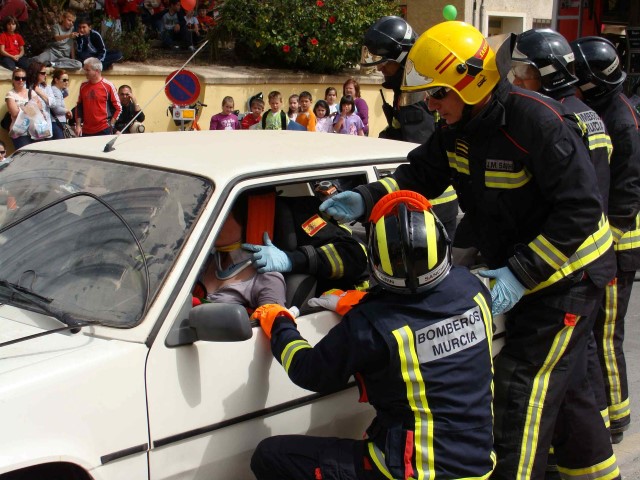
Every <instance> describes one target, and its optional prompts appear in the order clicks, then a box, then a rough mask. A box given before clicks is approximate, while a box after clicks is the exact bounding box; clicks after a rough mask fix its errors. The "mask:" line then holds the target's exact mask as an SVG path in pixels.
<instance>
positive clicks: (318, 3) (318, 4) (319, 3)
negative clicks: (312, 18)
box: [316, 0, 324, 7]
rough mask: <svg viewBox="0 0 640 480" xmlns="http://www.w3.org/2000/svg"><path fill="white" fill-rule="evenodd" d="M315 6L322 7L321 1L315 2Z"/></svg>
mask: <svg viewBox="0 0 640 480" xmlns="http://www.w3.org/2000/svg"><path fill="white" fill-rule="evenodd" d="M316 5H317V6H319V7H324V2H323V1H322V0H318V1H317V2H316Z"/></svg>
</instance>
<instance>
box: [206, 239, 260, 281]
mask: <svg viewBox="0 0 640 480" xmlns="http://www.w3.org/2000/svg"><path fill="white" fill-rule="evenodd" d="M233 247H235V248H233ZM223 253H224V254H226V258H225V260H227V261H228V260H231V263H230V264H229V265H228V266H227V267H226V268H223V266H222V265H223V263H222V262H223V255H222V254H223ZM213 255H214V261H215V262H216V278H217V279H218V280H229V279H230V278H233V277H235V276H236V275H238V274H239V273H240V272H241V271H243V270H244V269H246V268H247V267H249V266H250V265H251V253H250V252H246V251H244V250H241V249H240V242H238V243H235V244H233V245H228V246H225V247H222V248H218V250H217V251H216V252H214V254H213Z"/></svg>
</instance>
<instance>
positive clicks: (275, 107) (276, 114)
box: [261, 90, 289, 130]
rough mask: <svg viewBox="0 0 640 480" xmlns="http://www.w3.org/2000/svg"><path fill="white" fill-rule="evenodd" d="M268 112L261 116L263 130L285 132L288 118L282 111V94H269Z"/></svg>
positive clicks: (275, 92) (276, 92) (274, 92)
mask: <svg viewBox="0 0 640 480" xmlns="http://www.w3.org/2000/svg"><path fill="white" fill-rule="evenodd" d="M269 107H271V108H270V110H269V111H268V112H267V113H265V114H264V115H263V116H262V122H261V123H262V129H263V130H286V129H287V125H288V124H289V117H287V114H286V113H284V111H283V110H282V94H281V93H280V92H278V91H277V90H274V91H273V92H271V93H269Z"/></svg>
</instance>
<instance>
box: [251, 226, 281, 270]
mask: <svg viewBox="0 0 640 480" xmlns="http://www.w3.org/2000/svg"><path fill="white" fill-rule="evenodd" d="M263 239H264V245H254V244H252V243H243V244H242V248H243V250H246V251H248V252H253V255H252V256H251V262H252V263H253V266H254V267H256V269H257V270H258V273H267V272H281V273H284V272H290V271H291V269H292V268H293V264H292V263H291V259H290V258H289V256H288V255H287V254H286V253H284V252H283V251H282V250H280V249H279V248H278V247H276V246H275V245H274V244H273V243H271V239H270V238H269V234H268V233H267V232H264V236H263Z"/></svg>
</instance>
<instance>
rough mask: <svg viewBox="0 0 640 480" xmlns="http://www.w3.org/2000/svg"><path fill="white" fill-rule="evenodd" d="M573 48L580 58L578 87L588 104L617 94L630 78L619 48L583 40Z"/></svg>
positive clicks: (599, 39)
mask: <svg viewBox="0 0 640 480" xmlns="http://www.w3.org/2000/svg"><path fill="white" fill-rule="evenodd" d="M571 48H572V49H573V53H574V54H575V56H576V75H577V76H578V87H580V90H582V94H583V95H584V99H585V101H586V102H587V103H588V102H590V101H593V100H598V99H599V98H602V97H604V96H605V95H606V94H607V93H609V92H611V91H613V90H615V89H616V87H618V85H620V84H622V82H624V79H625V78H626V77H627V74H626V73H624V72H623V71H622V67H621V65H620V57H618V52H617V51H616V47H614V45H613V43H611V42H610V41H609V40H607V39H606V38H602V37H583V38H579V39H577V40H574V41H573V42H571Z"/></svg>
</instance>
